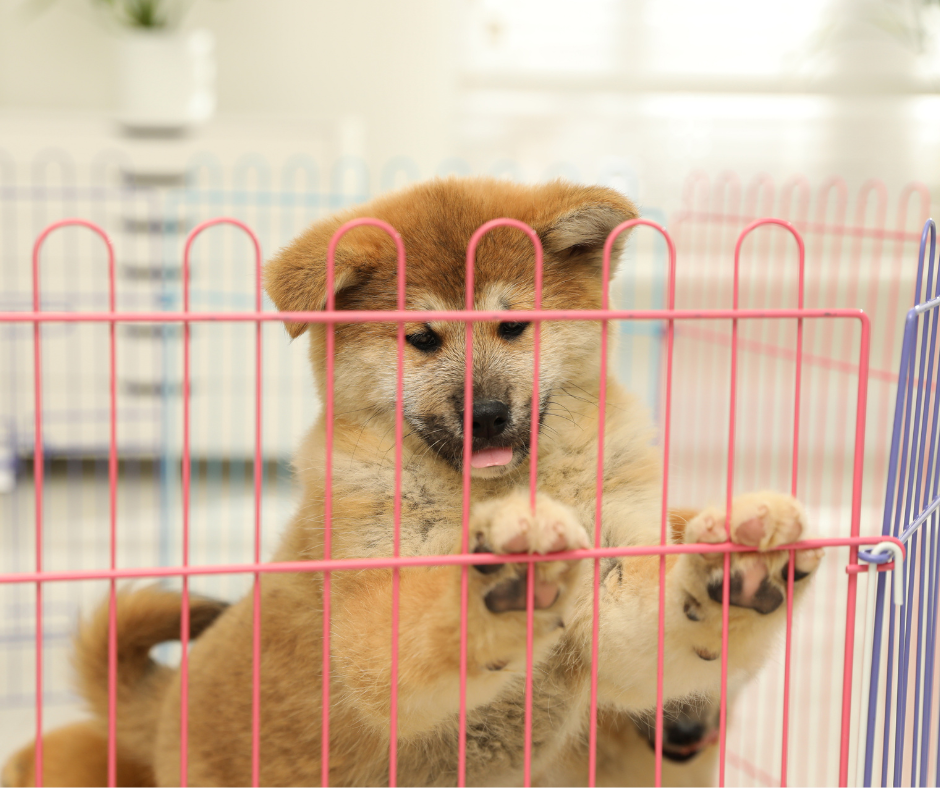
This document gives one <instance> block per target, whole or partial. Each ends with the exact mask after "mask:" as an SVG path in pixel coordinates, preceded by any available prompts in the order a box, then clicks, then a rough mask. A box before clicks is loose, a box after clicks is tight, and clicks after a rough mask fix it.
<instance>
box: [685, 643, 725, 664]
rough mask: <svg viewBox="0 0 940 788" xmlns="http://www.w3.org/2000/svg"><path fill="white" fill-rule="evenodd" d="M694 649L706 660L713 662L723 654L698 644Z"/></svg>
mask: <svg viewBox="0 0 940 788" xmlns="http://www.w3.org/2000/svg"><path fill="white" fill-rule="evenodd" d="M692 650H693V651H694V652H695V653H696V654H698V655H699V657H701V658H702V659H704V660H705V661H706V662H712V661H714V660H716V659H718V657H719V656H721V655H720V653H719V652H717V651H709V650H708V649H707V648H701V647H700V646H696V647H695V648H693V649H692Z"/></svg>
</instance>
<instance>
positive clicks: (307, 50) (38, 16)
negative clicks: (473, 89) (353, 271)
mask: <svg viewBox="0 0 940 788" xmlns="http://www.w3.org/2000/svg"><path fill="white" fill-rule="evenodd" d="M44 5H48V8H46V9H45V10H44V11H41V12H40V11H39V10H40V9H41V8H42V6H44ZM94 6H95V3H94V2H93V0H58V1H57V2H56V0H53V2H52V3H51V4H49V3H45V2H43V0H39V2H38V3H37V2H25V3H24V1H23V0H0V107H26V108H47V109H72V110H103V111H106V110H109V109H112V108H113V107H114V99H115V92H116V91H115V80H114V73H113V45H114V36H115V32H114V30H113V29H109V27H108V25H106V24H104V21H105V20H104V19H102V17H101V14H99V13H97V12H96V11H95V9H94ZM452 6H453V2H451V0H395V2H383V1H382V0H343V2H330V1H329V0H270V1H269V2H260V1H259V0H200V2H197V3H196V4H195V5H194V7H193V8H192V10H191V12H190V13H189V15H188V16H187V17H186V19H185V23H184V24H185V26H186V27H206V28H209V29H210V30H212V31H213V33H214V34H215V37H216V47H217V62H218V100H219V104H218V111H219V113H220V114H232V113H236V114H258V113H260V114H266V115H273V116H311V115H312V116H325V117H329V118H335V117H342V116H359V117H361V118H362V120H363V121H365V126H366V130H367V131H366V133H367V135H368V140H367V145H368V148H369V149H370V150H371V151H372V152H373V154H374V155H376V156H379V157H383V154H384V155H391V154H399V153H409V154H411V155H416V154H421V155H422V156H432V157H436V158H441V157H443V156H444V155H445V153H446V152H447V151H448V149H449V147H450V143H451V133H452V109H453V86H454V80H455V73H456V47H455V45H454V40H453V39H454V32H455V29H454V23H453V19H452V16H453V14H452Z"/></svg>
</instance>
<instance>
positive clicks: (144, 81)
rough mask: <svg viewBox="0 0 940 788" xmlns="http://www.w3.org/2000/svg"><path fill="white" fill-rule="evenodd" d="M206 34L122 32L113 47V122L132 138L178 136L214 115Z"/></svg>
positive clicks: (212, 74) (209, 43) (208, 36)
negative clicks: (115, 74)
mask: <svg viewBox="0 0 940 788" xmlns="http://www.w3.org/2000/svg"><path fill="white" fill-rule="evenodd" d="M214 47H215V44H214V41H213V38H212V34H211V33H210V32H209V31H207V30H194V31H188V32H180V31H170V32H167V31H149V30H126V31H124V32H123V34H122V36H121V38H120V39H119V41H118V53H117V54H118V62H117V67H118V100H119V103H118V119H119V121H120V122H121V123H122V124H123V125H124V126H125V127H126V128H127V129H129V130H130V131H134V132H144V133H145V132H148V131H149V132H163V133H166V132H180V131H185V130H186V129H188V128H191V127H193V126H195V125H198V124H200V123H202V122H204V121H206V120H208V119H209V118H210V117H211V116H212V113H213V112H214V110H215V60H214V57H213V52H214Z"/></svg>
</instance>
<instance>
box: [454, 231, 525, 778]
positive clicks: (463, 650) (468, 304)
mask: <svg viewBox="0 0 940 788" xmlns="http://www.w3.org/2000/svg"><path fill="white" fill-rule="evenodd" d="M497 227H511V228H513V229H516V230H521V231H522V232H524V233H525V234H526V235H527V236H528V237H529V240H530V241H532V248H533V250H534V252H535V302H534V307H533V311H534V312H536V313H537V312H538V311H539V310H540V309H541V308H542V267H543V254H542V239H541V238H539V235H538V233H537V232H536V231H535V230H533V229H532V228H531V227H530V226H529V225H528V224H526V223H525V222H521V221H519V220H518V219H507V218H501V219H492V220H490V221H488V222H486V223H485V224H482V225H481V226H480V227H478V228H477V230H476V231H475V232H474V233H473V235H471V236H470V241H469V243H468V244H467V274H466V293H465V299H464V309H465V310H466V311H467V312H472V311H473V310H474V306H475V302H474V284H475V278H474V267H475V265H476V255H477V246H478V245H479V243H480V240H481V239H482V238H483V236H484V235H486V234H487V233H489V232H490V231H492V230H495V229H496V228H497ZM541 330H542V327H541V321H540V320H539V318H538V316H536V317H534V318H533V319H532V354H533V361H532V367H533V369H532V417H531V424H532V425H533V429H532V430H531V448H530V450H529V501H530V505H531V506H532V510H533V511H535V495H536V491H537V479H538V447H539V442H538V441H539V435H538V429H537V428H534V427H535V425H537V424H538V423H539V342H540V338H541ZM465 362H466V367H465V370H464V406H463V407H464V411H463V515H462V529H461V531H462V533H461V541H460V550H461V552H462V553H466V552H467V551H468V549H469V547H468V541H469V529H470V457H471V454H472V446H473V324H472V323H470V322H468V323H467V324H466V358H465ZM529 570H530V571H529V572H527V574H526V674H525V733H524V739H523V741H524V752H523V781H524V783H525V785H527V786H528V785H531V784H532V655H533V632H534V628H533V619H532V614H533V611H534V609H535V571H534V570H533V568H532V564H531V563H530V564H529ZM467 588H468V586H467V567H466V565H465V566H464V567H463V569H462V570H461V575H460V711H459V722H458V745H457V747H458V749H457V784H458V785H459V786H461V788H463V786H464V785H466V779H467V604H468V602H467Z"/></svg>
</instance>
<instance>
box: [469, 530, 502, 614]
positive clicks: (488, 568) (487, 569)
mask: <svg viewBox="0 0 940 788" xmlns="http://www.w3.org/2000/svg"><path fill="white" fill-rule="evenodd" d="M473 552H474V553H490V554H491V555H492V553H493V551H492V550H489V549H487V548H486V547H484V546H483V545H477V546H476V547H474V548H473ZM504 566H506V564H474V565H473V568H474V569H476V570H477V572H479V573H480V574H481V575H492V574H496V572H498V571H499V570H500V569H502V568H503V567H504ZM487 607H489V605H487Z"/></svg>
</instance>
